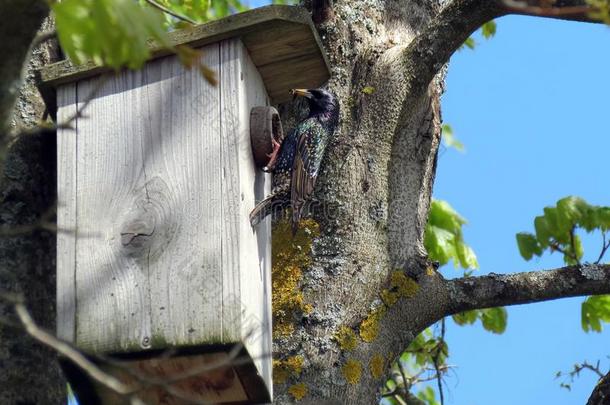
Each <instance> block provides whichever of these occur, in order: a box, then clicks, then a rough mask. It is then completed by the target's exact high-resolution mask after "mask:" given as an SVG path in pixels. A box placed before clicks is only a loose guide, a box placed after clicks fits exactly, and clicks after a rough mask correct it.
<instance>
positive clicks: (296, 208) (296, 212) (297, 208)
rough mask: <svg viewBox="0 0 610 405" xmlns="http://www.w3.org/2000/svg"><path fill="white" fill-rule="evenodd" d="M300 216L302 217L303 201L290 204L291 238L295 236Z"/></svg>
mask: <svg viewBox="0 0 610 405" xmlns="http://www.w3.org/2000/svg"><path fill="white" fill-rule="evenodd" d="M301 215H303V201H300V202H295V201H293V202H292V223H291V225H292V236H293V237H294V235H296V234H297V230H298V229H299V222H300V221H301Z"/></svg>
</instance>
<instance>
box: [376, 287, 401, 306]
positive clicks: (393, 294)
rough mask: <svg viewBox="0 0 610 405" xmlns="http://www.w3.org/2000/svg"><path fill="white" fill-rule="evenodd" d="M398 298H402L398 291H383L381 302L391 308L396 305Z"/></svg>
mask: <svg viewBox="0 0 610 405" xmlns="http://www.w3.org/2000/svg"><path fill="white" fill-rule="evenodd" d="M398 298H400V294H399V293H398V291H390V290H387V289H384V290H382V291H381V300H382V301H383V303H384V304H385V305H386V307H391V306H392V305H394V304H396V301H398Z"/></svg>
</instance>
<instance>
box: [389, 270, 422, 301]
mask: <svg viewBox="0 0 610 405" xmlns="http://www.w3.org/2000/svg"><path fill="white" fill-rule="evenodd" d="M390 286H391V287H392V290H395V291H398V293H399V294H400V295H401V296H403V297H413V296H414V295H415V294H417V290H419V285H418V284H417V283H416V282H415V280H413V279H412V278H410V277H408V276H407V275H406V274H405V273H404V271H402V270H395V271H393V272H392V276H391V278H390Z"/></svg>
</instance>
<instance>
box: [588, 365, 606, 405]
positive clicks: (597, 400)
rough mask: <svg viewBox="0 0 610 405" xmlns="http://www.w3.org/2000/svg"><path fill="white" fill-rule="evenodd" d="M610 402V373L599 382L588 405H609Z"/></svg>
mask: <svg viewBox="0 0 610 405" xmlns="http://www.w3.org/2000/svg"><path fill="white" fill-rule="evenodd" d="M608 400H610V373H608V374H606V375H605V376H604V377H603V378H601V379H600V380H599V381H598V382H597V385H595V388H594V389H593V392H592V393H591V396H590V397H589V400H588V401H587V405H608Z"/></svg>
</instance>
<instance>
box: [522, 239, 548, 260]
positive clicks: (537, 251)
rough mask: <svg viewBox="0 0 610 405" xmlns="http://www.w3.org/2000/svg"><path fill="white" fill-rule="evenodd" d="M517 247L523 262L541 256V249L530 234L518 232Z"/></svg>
mask: <svg viewBox="0 0 610 405" xmlns="http://www.w3.org/2000/svg"><path fill="white" fill-rule="evenodd" d="M517 246H519V253H521V257H523V258H524V259H525V260H530V259H531V258H532V257H533V256H534V255H536V256H540V255H542V247H541V246H540V243H538V240H537V239H536V237H535V236H534V235H532V234H531V233H527V232H519V233H518V234H517Z"/></svg>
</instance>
